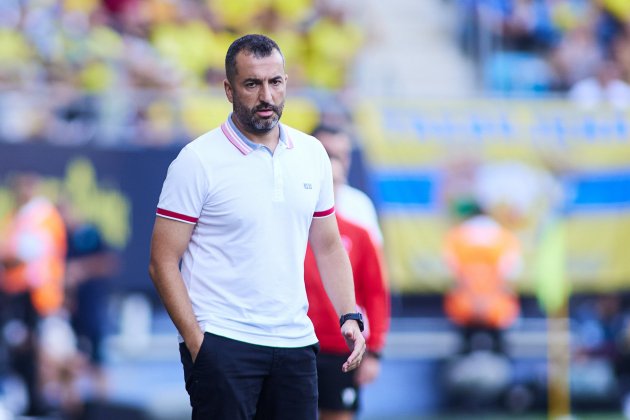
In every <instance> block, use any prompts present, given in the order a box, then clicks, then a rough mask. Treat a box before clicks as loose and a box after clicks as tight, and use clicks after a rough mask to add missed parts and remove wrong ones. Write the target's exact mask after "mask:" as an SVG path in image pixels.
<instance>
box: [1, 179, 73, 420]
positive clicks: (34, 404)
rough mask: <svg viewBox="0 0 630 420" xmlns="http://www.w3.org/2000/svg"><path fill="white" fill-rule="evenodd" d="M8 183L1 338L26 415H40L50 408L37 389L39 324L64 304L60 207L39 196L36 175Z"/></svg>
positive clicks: (63, 237) (63, 238) (3, 224)
mask: <svg viewBox="0 0 630 420" xmlns="http://www.w3.org/2000/svg"><path fill="white" fill-rule="evenodd" d="M11 184H12V188H13V191H14V198H15V208H14V211H13V212H11V213H10V214H9V215H8V219H7V220H5V221H4V222H0V233H1V235H0V240H1V242H0V263H1V264H0V296H1V298H2V305H0V308H1V310H2V315H3V316H2V320H1V321H2V327H3V331H4V334H3V336H2V338H3V339H6V340H7V345H8V348H9V350H10V360H11V367H12V368H13V370H14V371H15V372H16V373H18V374H19V375H20V376H21V377H22V378H23V380H24V381H25V383H26V385H27V388H28V398H29V406H28V409H27V412H26V414H28V415H42V414H46V412H47V409H48V407H46V404H45V402H44V398H43V394H42V393H43V390H42V389H41V379H42V366H41V365H40V361H41V358H42V356H43V351H42V350H43V349H42V348H41V347H40V341H39V339H40V337H39V331H40V330H39V329H40V327H41V324H42V322H43V321H44V320H46V319H48V318H50V317H53V316H55V315H57V314H58V313H59V311H60V310H61V308H62V304H63V300H64V284H63V281H64V271H65V254H66V231H65V227H64V223H63V219H62V218H61V215H60V213H59V211H58V210H57V209H56V207H55V206H54V205H53V204H52V203H51V202H50V201H49V200H48V199H46V198H45V197H44V196H42V195H40V191H39V190H38V188H39V186H40V181H39V177H38V176H37V175H36V174H33V173H20V174H16V175H15V176H14V177H13V179H12V180H11Z"/></svg>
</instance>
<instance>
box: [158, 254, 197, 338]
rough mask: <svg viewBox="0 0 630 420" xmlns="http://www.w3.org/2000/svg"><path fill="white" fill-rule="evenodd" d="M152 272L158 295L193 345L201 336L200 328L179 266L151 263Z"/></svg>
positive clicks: (176, 324)
mask: <svg viewBox="0 0 630 420" xmlns="http://www.w3.org/2000/svg"><path fill="white" fill-rule="evenodd" d="M150 274H151V278H152V280H153V284H154V285H155V288H156V289H157V292H158V295H159V296H160V298H161V299H162V303H163V304H164V307H165V308H166V311H167V312H168V314H169V316H170V317H171V320H172V321H173V324H175V327H176V328H177V331H179V333H180V335H181V336H182V337H183V338H184V341H185V342H186V344H187V345H189V346H190V345H192V344H193V343H194V342H195V341H196V340H197V339H198V337H199V336H200V332H201V330H200V328H199V325H198V324H197V319H196V317H195V314H194V312H193V309H192V303H191V302H190V298H189V296H188V291H187V290H186V286H185V285H184V281H183V279H182V275H181V273H180V271H179V267H178V266H177V265H175V266H165V265H162V266H157V265H153V264H152V265H151V267H150Z"/></svg>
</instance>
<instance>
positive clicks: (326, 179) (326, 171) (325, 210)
mask: <svg viewBox="0 0 630 420" xmlns="http://www.w3.org/2000/svg"><path fill="white" fill-rule="evenodd" d="M317 145H318V146H319V147H318V148H317V151H318V158H319V161H320V163H321V164H320V168H321V172H322V174H321V180H322V181H321V182H322V184H321V188H320V189H319V198H318V200H317V205H316V206H315V213H314V214H313V217H326V216H329V215H331V214H333V213H334V212H335V194H334V189H333V180H332V167H331V165H330V159H329V158H328V155H327V154H326V151H325V150H324V147H323V146H322V145H321V143H319V141H318V142H317Z"/></svg>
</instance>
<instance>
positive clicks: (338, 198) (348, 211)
mask: <svg viewBox="0 0 630 420" xmlns="http://www.w3.org/2000/svg"><path fill="white" fill-rule="evenodd" d="M311 135H313V136H314V137H316V138H317V139H318V140H319V141H320V142H321V143H322V144H323V145H324V149H326V152H327V153H328V156H330V157H331V158H336V159H339V160H340V161H341V162H342V163H343V166H344V169H345V171H346V179H345V180H344V182H343V183H339V184H338V185H337V187H336V193H335V209H336V210H337V211H338V212H339V214H340V215H342V216H343V217H344V218H345V219H347V220H349V221H351V222H354V223H356V224H358V225H359V226H363V227H364V228H366V229H367V230H368V231H369V232H370V236H371V237H372V240H374V242H375V243H376V244H377V245H378V246H379V247H381V246H382V245H383V233H382V231H381V228H380V225H379V221H378V215H377V213H376V209H375V208H374V203H373V202H372V200H371V199H370V197H369V196H368V195H367V194H366V193H364V192H363V191H361V190H360V189H358V188H355V187H353V186H351V185H349V184H348V182H347V174H348V173H349V171H350V165H351V159H352V140H351V138H350V136H349V135H348V133H347V132H345V131H343V130H342V129H340V128H337V127H335V126H332V125H327V124H320V125H318V126H317V127H315V129H314V130H313V131H312V132H311Z"/></svg>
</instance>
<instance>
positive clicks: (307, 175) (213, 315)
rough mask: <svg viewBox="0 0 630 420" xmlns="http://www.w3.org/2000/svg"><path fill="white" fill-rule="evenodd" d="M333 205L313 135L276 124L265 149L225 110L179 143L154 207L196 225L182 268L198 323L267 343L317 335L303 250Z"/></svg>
mask: <svg viewBox="0 0 630 420" xmlns="http://www.w3.org/2000/svg"><path fill="white" fill-rule="evenodd" d="M333 213H334V197H333V186H332V171H331V167H330V161H329V159H328V156H327V154H326V152H325V150H324V148H323V146H322V145H321V143H320V142H319V141H318V140H317V139H315V138H314V137H311V136H308V135H306V134H304V133H302V132H300V131H297V130H295V129H293V128H290V127H287V126H285V125H280V142H279V143H278V146H277V147H276V149H275V151H274V153H273V154H272V153H271V151H270V150H269V149H268V148H266V147H264V146H261V145H258V144H256V143H253V142H251V141H249V140H248V139H247V138H246V137H245V136H244V135H243V134H242V133H241V132H240V131H239V130H238V129H237V128H236V126H235V125H234V123H233V122H232V120H231V118H228V120H227V121H226V122H225V123H223V124H222V125H221V127H219V128H216V129H214V130H212V131H210V132H208V133H206V134H204V135H202V136H201V137H199V138H197V139H196V140H194V141H192V142H191V143H189V144H188V145H186V146H185V147H184V148H183V149H182V151H181V152H180V153H179V155H178V156H177V158H176V159H175V160H174V161H173V162H172V163H171V165H170V166H169V168H168V173H167V176H166V180H165V181H164V185H163V187H162V193H161V195H160V200H159V204H158V209H157V214H158V216H161V217H167V218H170V219H174V220H178V221H181V222H184V223H192V224H195V228H194V230H193V233H192V238H191V240H190V243H189V244H188V248H187V250H186V251H185V253H184V255H183V259H182V267H181V271H182V276H183V279H184V282H185V283H186V288H187V289H188V294H189V295H190V299H191V301H192V305H193V310H194V312H195V315H196V317H197V321H198V322H199V324H200V326H201V327H202V329H203V330H204V331H208V332H211V333H214V334H218V335H221V336H225V337H228V338H232V339H235V340H240V341H244V342H248V343H252V344H259V345H265V346H275V347H302V346H307V345H311V344H314V343H315V342H317V338H316V336H315V332H314V330H313V325H312V323H311V321H310V319H309V318H308V316H307V315H306V313H307V310H308V301H307V298H306V291H305V286H304V255H305V252H306V244H307V241H308V232H309V228H310V225H311V221H312V219H313V217H326V216H329V215H331V214H333Z"/></svg>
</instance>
